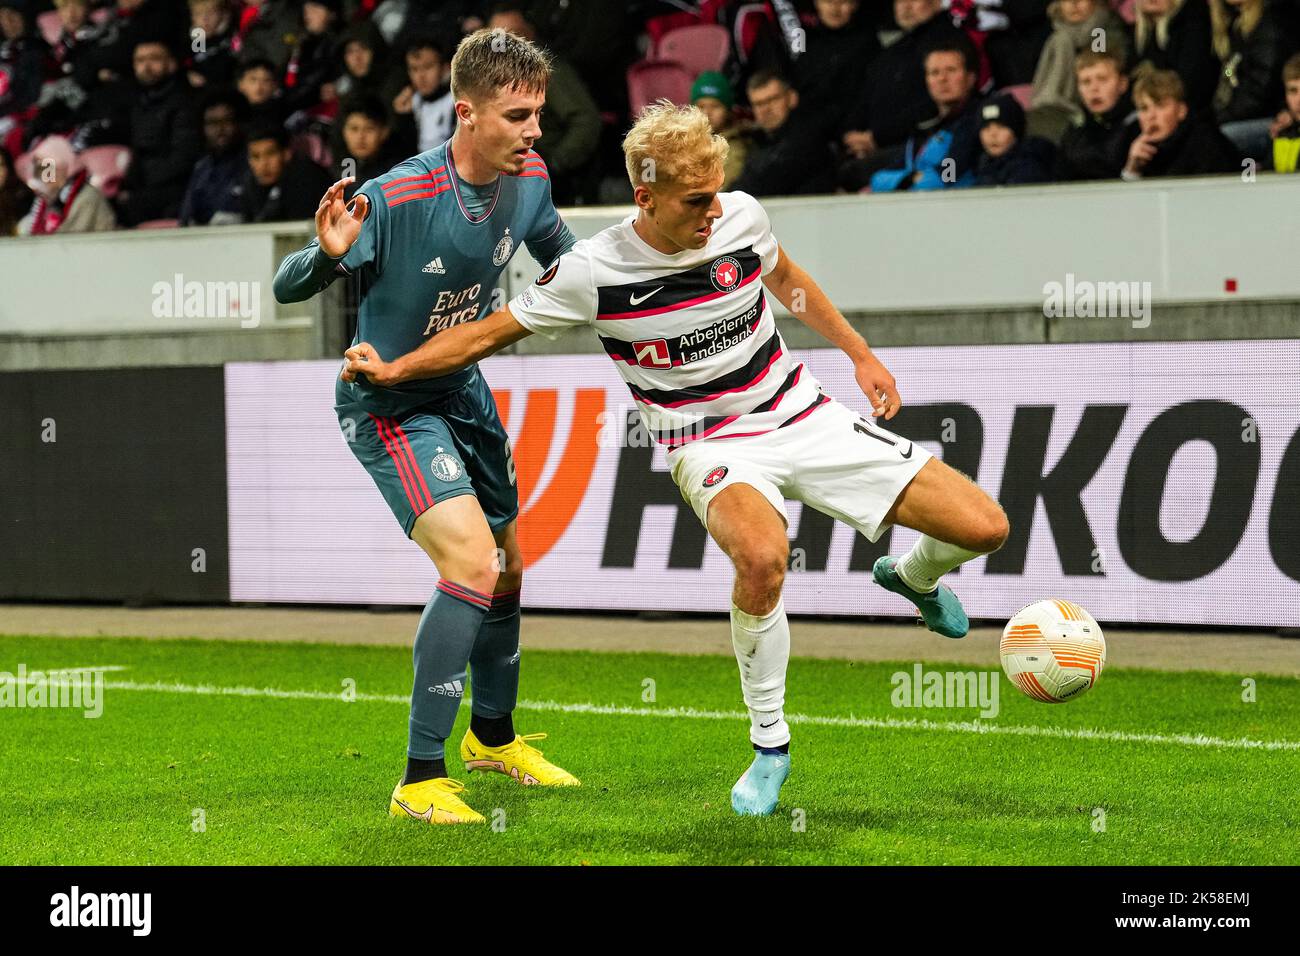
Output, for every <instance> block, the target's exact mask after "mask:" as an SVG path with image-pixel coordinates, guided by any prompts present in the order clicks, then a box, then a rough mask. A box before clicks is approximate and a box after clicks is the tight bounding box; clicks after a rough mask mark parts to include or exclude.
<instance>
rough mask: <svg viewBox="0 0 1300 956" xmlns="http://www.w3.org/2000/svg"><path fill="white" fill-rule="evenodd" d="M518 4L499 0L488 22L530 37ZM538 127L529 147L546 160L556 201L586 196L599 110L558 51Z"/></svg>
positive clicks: (564, 202)
mask: <svg viewBox="0 0 1300 956" xmlns="http://www.w3.org/2000/svg"><path fill="white" fill-rule="evenodd" d="M524 9H525V7H524V4H523V3H522V2H521V0H499V2H497V3H496V4H494V5H493V7H492V14H491V16H490V17H489V19H488V26H490V27H492V28H493V29H501V30H505V31H507V32H509V33H513V34H515V35H516V36H521V37H523V38H524V39H525V40H529V41H531V42H535V41H536V40H537V30H536V28H535V27H534V26H533V23H532V21H531V20H529V19H528V17H527V16H526V15H525V13H524ZM541 127H542V136H541V138H540V139H539V140H538V141H537V143H536V145H535V146H534V148H535V149H536V150H537V152H538V153H539V154H540V155H541V157H542V159H544V160H546V166H547V169H548V171H549V173H550V176H551V195H552V198H554V200H555V203H556V205H560V206H563V205H572V204H573V203H574V202H575V201H576V200H578V199H579V198H582V199H588V198H591V197H590V194H589V193H588V191H587V189H586V188H585V187H586V186H587V185H588V184H594V183H595V181H596V178H597V177H596V175H595V174H594V172H595V171H594V169H593V168H592V167H593V160H594V159H595V156H596V146H597V145H598V144H599V142H600V111H599V110H598V109H596V101H595V100H593V99H592V98H591V93H590V92H589V91H588V90H587V86H586V84H585V83H583V82H582V78H581V77H579V76H578V71H577V70H575V69H574V68H573V67H572V66H570V65H569V62H568V61H567V60H565V59H564V58H563V57H561V56H556V57H554V58H553V59H552V61H551V78H550V80H549V81H548V82H547V84H546V108H545V109H544V110H543V111H542V117H541Z"/></svg>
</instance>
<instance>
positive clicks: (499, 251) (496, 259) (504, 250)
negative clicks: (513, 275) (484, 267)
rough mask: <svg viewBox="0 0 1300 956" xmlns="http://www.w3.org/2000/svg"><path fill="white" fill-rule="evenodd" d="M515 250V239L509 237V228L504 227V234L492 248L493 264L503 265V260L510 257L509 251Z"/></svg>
mask: <svg viewBox="0 0 1300 956" xmlns="http://www.w3.org/2000/svg"><path fill="white" fill-rule="evenodd" d="M514 250H515V241H514V240H513V239H511V238H510V230H509V229H508V228H507V229H506V234H505V235H504V236H502V237H501V241H500V242H498V243H497V247H496V248H495V249H493V250H492V264H493V265H494V266H500V265H505V261H506V260H507V259H509V258H510V253H512V252H514Z"/></svg>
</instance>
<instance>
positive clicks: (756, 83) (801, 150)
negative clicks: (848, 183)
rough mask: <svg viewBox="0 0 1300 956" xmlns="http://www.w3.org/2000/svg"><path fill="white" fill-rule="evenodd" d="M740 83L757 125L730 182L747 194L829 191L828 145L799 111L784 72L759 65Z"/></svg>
mask: <svg viewBox="0 0 1300 956" xmlns="http://www.w3.org/2000/svg"><path fill="white" fill-rule="evenodd" d="M746 89H747V91H748V93H749V106H750V109H752V110H753V111H754V121H755V122H756V123H757V124H758V127H759V128H758V131H757V132H756V134H755V136H754V142H753V145H752V146H751V147H750V149H749V155H748V156H747V157H746V158H745V168H744V170H743V171H742V172H741V174H740V178H739V179H737V180H736V182H735V184H734V185H733V187H732V188H733V189H739V190H741V191H742V192H747V193H749V194H750V195H751V196H791V195H795V194H798V193H818V192H830V191H831V189H832V188H833V185H834V183H833V181H832V177H831V176H830V151H829V149H828V148H827V147H826V144H825V143H824V141H823V140H822V136H821V132H820V130H819V129H818V128H817V126H816V125H815V123H813V122H809V120H808V119H807V118H806V117H805V116H804V114H803V113H802V112H801V107H800V106H799V93H798V91H797V90H795V88H794V87H792V86H791V85H790V82H789V81H788V80H787V79H786V78H785V77H783V76H781V75H779V74H776V73H771V72H768V71H765V70H760V71H758V72H756V73H755V74H754V75H753V76H751V77H750V78H749V82H748V84H746Z"/></svg>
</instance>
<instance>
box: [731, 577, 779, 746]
mask: <svg viewBox="0 0 1300 956" xmlns="http://www.w3.org/2000/svg"><path fill="white" fill-rule="evenodd" d="M731 645H732V647H734V648H735V650H736V662H737V663H738V664H739V665H740V690H741V693H742V694H744V697H745V706H746V707H748V708H749V721H750V728H749V739H750V740H751V741H753V742H754V743H756V744H758V746H760V747H779V746H780V745H781V744H784V743H788V742H789V740H790V725H789V724H787V723H786V722H785V711H784V708H785V671H786V667H787V666H788V665H789V663H790V622H789V621H788V620H787V619H786V616H785V602H783V601H778V602H777V604H776V607H775V608H773V609H772V610H771V611H770V612H769V613H768V614H766V615H764V616H763V617H755V616H754V615H753V614H747V613H745V612H744V611H742V610H741V609H740V608H738V607H736V605H735V604H732V605H731Z"/></svg>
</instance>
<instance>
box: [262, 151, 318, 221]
mask: <svg viewBox="0 0 1300 956" xmlns="http://www.w3.org/2000/svg"><path fill="white" fill-rule="evenodd" d="M331 185H333V180H331V179H330V174H329V172H328V171H326V170H324V169H322V168H321V167H320V166H317V165H316V164H315V163H313V162H311V161H310V160H307V159H303V158H302V157H301V156H295V157H294V158H293V159H291V160H290V161H289V164H288V165H287V166H285V168H284V174H283V175H282V176H281V177H280V181H279V182H277V183H275V184H274V185H272V186H263V185H262V184H261V183H259V182H258V181H257V180H256V179H254V178H253V175H252V173H251V172H250V173H249V174H248V177H247V178H246V179H245V180H244V196H243V205H244V222H292V221H294V220H299V219H311V218H312V217H313V216H315V215H316V207H318V206H319V205H320V198H321V196H323V195H325V190H327V189H329V187H330V186H331Z"/></svg>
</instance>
